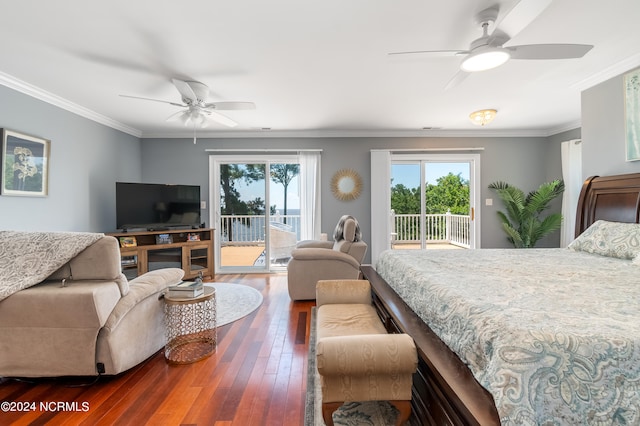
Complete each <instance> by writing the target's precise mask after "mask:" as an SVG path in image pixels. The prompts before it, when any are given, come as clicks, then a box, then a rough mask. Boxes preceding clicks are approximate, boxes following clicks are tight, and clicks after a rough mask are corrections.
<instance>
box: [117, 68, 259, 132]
mask: <svg viewBox="0 0 640 426" xmlns="http://www.w3.org/2000/svg"><path fill="white" fill-rule="evenodd" d="M171 81H172V82H173V84H174V86H176V89H178V92H180V95H181V96H182V103H178V102H172V101H164V100H160V99H151V98H143V97H140V96H130V95H120V96H122V97H125V98H133V99H142V100H146V101H154V102H162V103H165V104H170V105H174V106H178V107H182V108H185V109H184V110H182V111H178V112H176V113H175V114H172V115H170V116H169V118H167V121H173V120H177V121H180V122H182V123H183V124H184V125H185V126H190V127H193V128H194V130H195V128H196V127H198V128H202V127H207V125H208V124H209V123H210V122H215V123H219V124H222V125H225V126H228V127H235V126H237V125H238V123H236V122H235V121H234V120H232V119H231V118H229V117H227V116H226V115H223V114H221V113H219V112H218V111H232V110H249V109H255V108H256V105H255V104H254V103H253V102H207V98H208V96H209V87H207V86H206V85H205V84H203V83H200V82H198V81H183V80H179V79H177V78H173V79H171Z"/></svg>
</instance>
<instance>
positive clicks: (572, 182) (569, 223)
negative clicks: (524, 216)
mask: <svg viewBox="0 0 640 426" xmlns="http://www.w3.org/2000/svg"><path fill="white" fill-rule="evenodd" d="M560 149H561V154H562V179H563V180H564V186H565V189H564V193H563V195H562V217H563V218H564V219H563V221H562V227H561V228H560V247H566V246H568V245H569V243H571V241H573V240H574V239H575V229H576V210H577V209H578V198H579V196H580V191H581V189H582V182H583V179H582V142H581V141H580V140H579V139H574V140H570V141H567V142H562V144H561V148H560Z"/></svg>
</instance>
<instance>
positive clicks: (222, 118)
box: [206, 109, 238, 127]
mask: <svg viewBox="0 0 640 426" xmlns="http://www.w3.org/2000/svg"><path fill="white" fill-rule="evenodd" d="M206 114H207V115H208V116H209V118H210V119H211V120H213V121H215V122H216V123H220V124H224V125H225V126H227V127H236V126H237V125H238V123H236V122H235V121H233V120H232V119H230V118H229V117H227V116H226V115H222V114H220V113H219V112H215V111H212V110H210V109H209V110H206Z"/></svg>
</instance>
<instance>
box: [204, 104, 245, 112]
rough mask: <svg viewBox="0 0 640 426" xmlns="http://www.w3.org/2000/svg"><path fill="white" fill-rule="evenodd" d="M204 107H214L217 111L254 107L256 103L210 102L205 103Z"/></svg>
mask: <svg viewBox="0 0 640 426" xmlns="http://www.w3.org/2000/svg"><path fill="white" fill-rule="evenodd" d="M204 107H205V108H211V109H215V110H218V111H233V110H247V109H256V104H254V103H253V102H211V103H208V104H205V106H204Z"/></svg>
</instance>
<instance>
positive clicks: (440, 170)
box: [391, 162, 469, 188]
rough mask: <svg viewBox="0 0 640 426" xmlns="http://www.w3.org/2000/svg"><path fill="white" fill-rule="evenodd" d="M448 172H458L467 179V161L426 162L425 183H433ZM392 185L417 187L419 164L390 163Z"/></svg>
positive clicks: (418, 184)
mask: <svg viewBox="0 0 640 426" xmlns="http://www.w3.org/2000/svg"><path fill="white" fill-rule="evenodd" d="M449 173H453V174H454V175H457V174H460V175H461V176H462V178H463V179H465V180H469V163H442V162H439V163H427V164H426V179H427V183H431V184H435V183H436V181H437V179H438V178H439V177H442V176H446V175H448V174H449ZM391 178H392V179H393V181H392V185H398V184H403V185H404V186H406V187H407V188H417V187H419V186H420V165H419V163H414V164H392V165H391Z"/></svg>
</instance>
